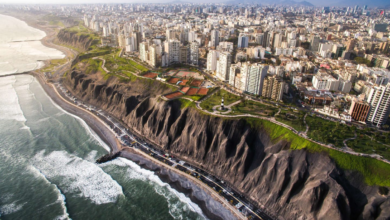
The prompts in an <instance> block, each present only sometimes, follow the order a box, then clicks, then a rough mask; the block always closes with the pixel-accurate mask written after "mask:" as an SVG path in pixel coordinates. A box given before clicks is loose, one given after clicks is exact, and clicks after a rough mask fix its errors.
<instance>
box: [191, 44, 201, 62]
mask: <svg viewBox="0 0 390 220" xmlns="http://www.w3.org/2000/svg"><path fill="white" fill-rule="evenodd" d="M198 60H199V43H198V42H197V41H193V42H191V45H190V61H189V63H190V64H191V65H195V66H197V65H198Z"/></svg>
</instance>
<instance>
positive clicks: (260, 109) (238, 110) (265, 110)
mask: <svg viewBox="0 0 390 220" xmlns="http://www.w3.org/2000/svg"><path fill="white" fill-rule="evenodd" d="M276 112H278V109H277V108H275V107H272V106H269V105H264V104H261V103H259V102H254V101H251V100H245V101H244V102H241V103H239V104H237V105H235V106H232V112H231V113H230V114H231V115H240V114H252V115H259V116H264V117H266V116H273V115H275V113H276Z"/></svg>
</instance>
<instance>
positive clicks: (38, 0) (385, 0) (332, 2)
mask: <svg viewBox="0 0 390 220" xmlns="http://www.w3.org/2000/svg"><path fill="white" fill-rule="evenodd" d="M172 1H174V0H0V4H4V3H5V4H56V3H58V4H83V3H167V2H172ZM181 1H183V2H194V3H203V2H207V3H211V2H212V3H222V2H228V1H230V0H181ZM283 1H296V2H300V1H303V0H245V2H255V3H259V4H262V3H264V4H267V3H268V4H269V3H271V4H272V3H278V2H283ZM306 1H307V2H310V3H312V4H313V5H315V6H324V5H326V6H347V5H348V6H349V5H356V4H357V5H361V6H362V5H365V4H366V5H368V6H385V5H390V1H389V0H327V1H323V0H306Z"/></svg>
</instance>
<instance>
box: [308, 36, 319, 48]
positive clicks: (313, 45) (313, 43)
mask: <svg viewBox="0 0 390 220" xmlns="http://www.w3.org/2000/svg"><path fill="white" fill-rule="evenodd" d="M320 39H321V38H320V37H319V36H315V35H313V36H312V37H311V40H310V50H311V51H318V47H319V45H320Z"/></svg>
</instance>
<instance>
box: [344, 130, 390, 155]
mask: <svg viewBox="0 0 390 220" xmlns="http://www.w3.org/2000/svg"><path fill="white" fill-rule="evenodd" d="M347 145H348V147H350V148H352V149H353V150H354V151H356V152H359V153H366V154H379V155H381V156H383V157H384V158H386V159H388V160H390V147H389V146H388V145H384V144H381V143H378V141H377V140H375V138H373V139H371V137H369V136H367V135H365V134H358V135H357V137H356V139H354V140H350V141H347Z"/></svg>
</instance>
